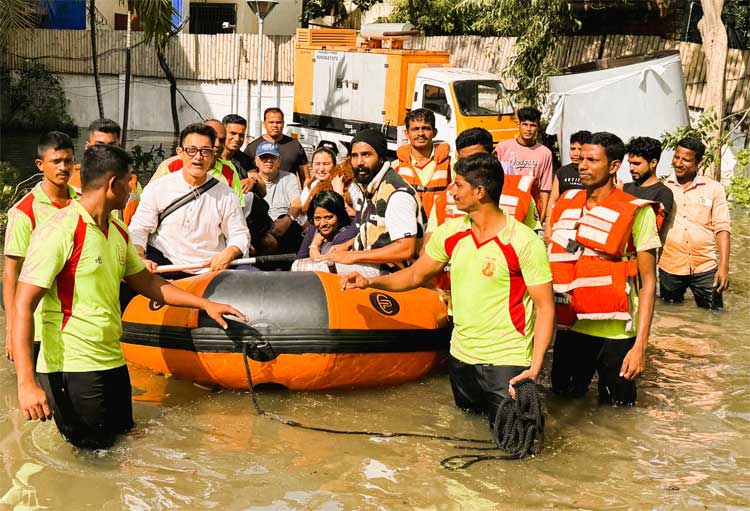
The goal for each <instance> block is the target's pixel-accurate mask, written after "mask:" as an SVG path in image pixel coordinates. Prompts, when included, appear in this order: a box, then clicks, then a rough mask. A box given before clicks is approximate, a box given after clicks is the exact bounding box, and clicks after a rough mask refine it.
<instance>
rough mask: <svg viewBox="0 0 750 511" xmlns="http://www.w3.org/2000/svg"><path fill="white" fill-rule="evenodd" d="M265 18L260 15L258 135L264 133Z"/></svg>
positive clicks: (256, 124)
mask: <svg viewBox="0 0 750 511" xmlns="http://www.w3.org/2000/svg"><path fill="white" fill-rule="evenodd" d="M262 91H263V18H262V17H261V16H258V90H257V92H256V94H257V95H258V97H257V98H256V102H257V103H256V109H255V112H256V114H257V116H258V117H257V118H256V122H255V126H256V128H255V129H256V130H257V132H256V133H257V136H259V137H260V136H261V135H262V134H263V119H262V116H263V112H262V111H261V108H263V107H262V106H261V100H262V99H263V94H262Z"/></svg>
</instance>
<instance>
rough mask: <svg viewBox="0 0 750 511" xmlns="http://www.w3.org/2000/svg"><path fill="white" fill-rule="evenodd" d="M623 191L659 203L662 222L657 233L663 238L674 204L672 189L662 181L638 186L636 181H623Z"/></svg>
mask: <svg viewBox="0 0 750 511" xmlns="http://www.w3.org/2000/svg"><path fill="white" fill-rule="evenodd" d="M623 191H624V192H625V193H629V194H630V195H632V196H634V197H638V198H639V199H646V200H650V201H654V202H658V203H659V204H661V207H662V209H663V210H664V222H663V223H662V225H661V229H659V235H660V236H661V237H662V239H663V238H664V236H665V235H666V231H667V226H668V225H669V215H670V213H671V211H672V205H673V204H674V197H673V195H672V190H670V189H669V187H667V185H665V184H664V183H661V182H656V183H654V184H652V185H651V186H639V185H638V184H637V183H625V185H624V186H623Z"/></svg>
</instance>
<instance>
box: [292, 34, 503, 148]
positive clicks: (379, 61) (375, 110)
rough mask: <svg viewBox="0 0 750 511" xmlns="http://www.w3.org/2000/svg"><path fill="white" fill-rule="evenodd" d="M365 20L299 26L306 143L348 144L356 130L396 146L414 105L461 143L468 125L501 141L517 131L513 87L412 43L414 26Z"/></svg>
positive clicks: (441, 135)
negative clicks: (343, 26) (357, 25)
mask: <svg viewBox="0 0 750 511" xmlns="http://www.w3.org/2000/svg"><path fill="white" fill-rule="evenodd" d="M393 28H394V27H393V26H392V25H387V24H384V25H377V24H376V25H365V26H363V27H362V30H361V35H360V36H359V38H358V34H357V31H356V30H338V29H298V30H297V43H296V50H295V62H294V76H295V83H294V116H293V123H292V124H290V126H289V130H290V132H291V133H292V134H295V135H296V136H297V137H298V139H299V140H300V142H302V143H303V144H305V145H308V146H316V145H317V144H318V143H319V142H320V141H322V140H328V141H332V142H343V143H346V142H348V141H349V140H350V139H351V137H352V135H354V134H355V133H356V132H357V131H360V130H362V129H366V128H375V129H379V130H382V132H383V133H384V134H385V135H386V137H387V139H388V146H389V149H391V150H393V151H395V150H396V148H397V147H398V146H400V145H403V144H406V143H408V141H407V139H406V133H405V128H404V117H405V116H406V113H407V112H408V111H409V110H412V109H417V108H427V109H429V110H431V111H433V112H434V113H435V124H436V128H437V130H438V135H437V138H438V139H440V140H442V141H445V142H447V143H448V144H450V146H451V147H452V148H454V145H455V140H456V136H457V135H458V134H459V133H461V132H462V131H463V130H465V129H468V128H473V127H483V128H486V129H487V130H489V131H490V133H492V137H493V139H494V141H495V142H498V141H500V140H504V139H507V138H511V137H512V136H514V134H515V133H516V130H517V126H516V119H515V116H514V113H513V108H512V105H511V104H510V102H509V101H508V97H507V91H506V89H505V87H504V86H503V84H502V83H501V82H500V80H498V78H497V76H495V75H493V74H491V73H486V72H482V71H473V70H470V69H461V68H454V67H450V60H449V56H450V55H449V53H448V52H447V51H429V50H413V49H405V48H404V42H405V40H406V39H407V38H408V37H409V35H411V34H412V32H410V31H409V30H403V28H404V27H402V26H399V27H398V28H399V29H400V30H393Z"/></svg>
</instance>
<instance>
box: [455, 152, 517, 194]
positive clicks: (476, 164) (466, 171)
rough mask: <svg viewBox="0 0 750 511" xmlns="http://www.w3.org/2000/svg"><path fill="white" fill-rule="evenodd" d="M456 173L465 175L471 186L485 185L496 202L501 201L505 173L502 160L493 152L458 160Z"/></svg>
mask: <svg viewBox="0 0 750 511" xmlns="http://www.w3.org/2000/svg"><path fill="white" fill-rule="evenodd" d="M455 169H456V174H458V175H459V176H461V177H463V178H464V179H465V180H466V181H467V182H468V183H469V184H470V185H471V186H473V187H475V188H476V187H477V186H483V187H484V189H485V190H487V195H489V196H490V198H491V199H492V200H493V202H494V203H495V204H497V203H498V202H500V195H501V194H502V193H503V182H504V181H505V177H504V176H505V173H504V172H503V167H502V165H500V162H499V161H498V159H497V158H495V157H494V156H493V155H491V154H484V153H479V154H472V155H471V156H469V157H467V158H461V159H460V160H458V161H457V162H456V167H455Z"/></svg>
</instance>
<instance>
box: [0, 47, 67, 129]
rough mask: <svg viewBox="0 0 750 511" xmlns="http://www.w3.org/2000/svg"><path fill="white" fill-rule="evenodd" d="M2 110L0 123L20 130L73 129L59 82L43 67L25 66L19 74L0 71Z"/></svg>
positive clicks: (28, 64)
mask: <svg viewBox="0 0 750 511" xmlns="http://www.w3.org/2000/svg"><path fill="white" fill-rule="evenodd" d="M0 87H1V88H2V90H3V98H2V102H3V105H2V106H3V108H2V112H1V113H2V117H0V123H1V124H2V126H3V127H4V128H9V129H15V130H21V131H50V130H67V129H73V128H74V127H75V125H74V124H73V119H71V118H70V116H69V115H68V112H67V106H68V103H69V101H68V98H67V97H65V91H63V88H62V86H61V85H60V80H59V79H58V78H57V76H55V75H54V74H52V73H51V72H50V71H49V70H48V69H47V68H46V67H44V65H42V64H38V63H34V62H31V63H26V64H25V65H24V67H23V69H21V70H20V71H18V72H12V73H11V72H9V71H7V70H4V71H0Z"/></svg>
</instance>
